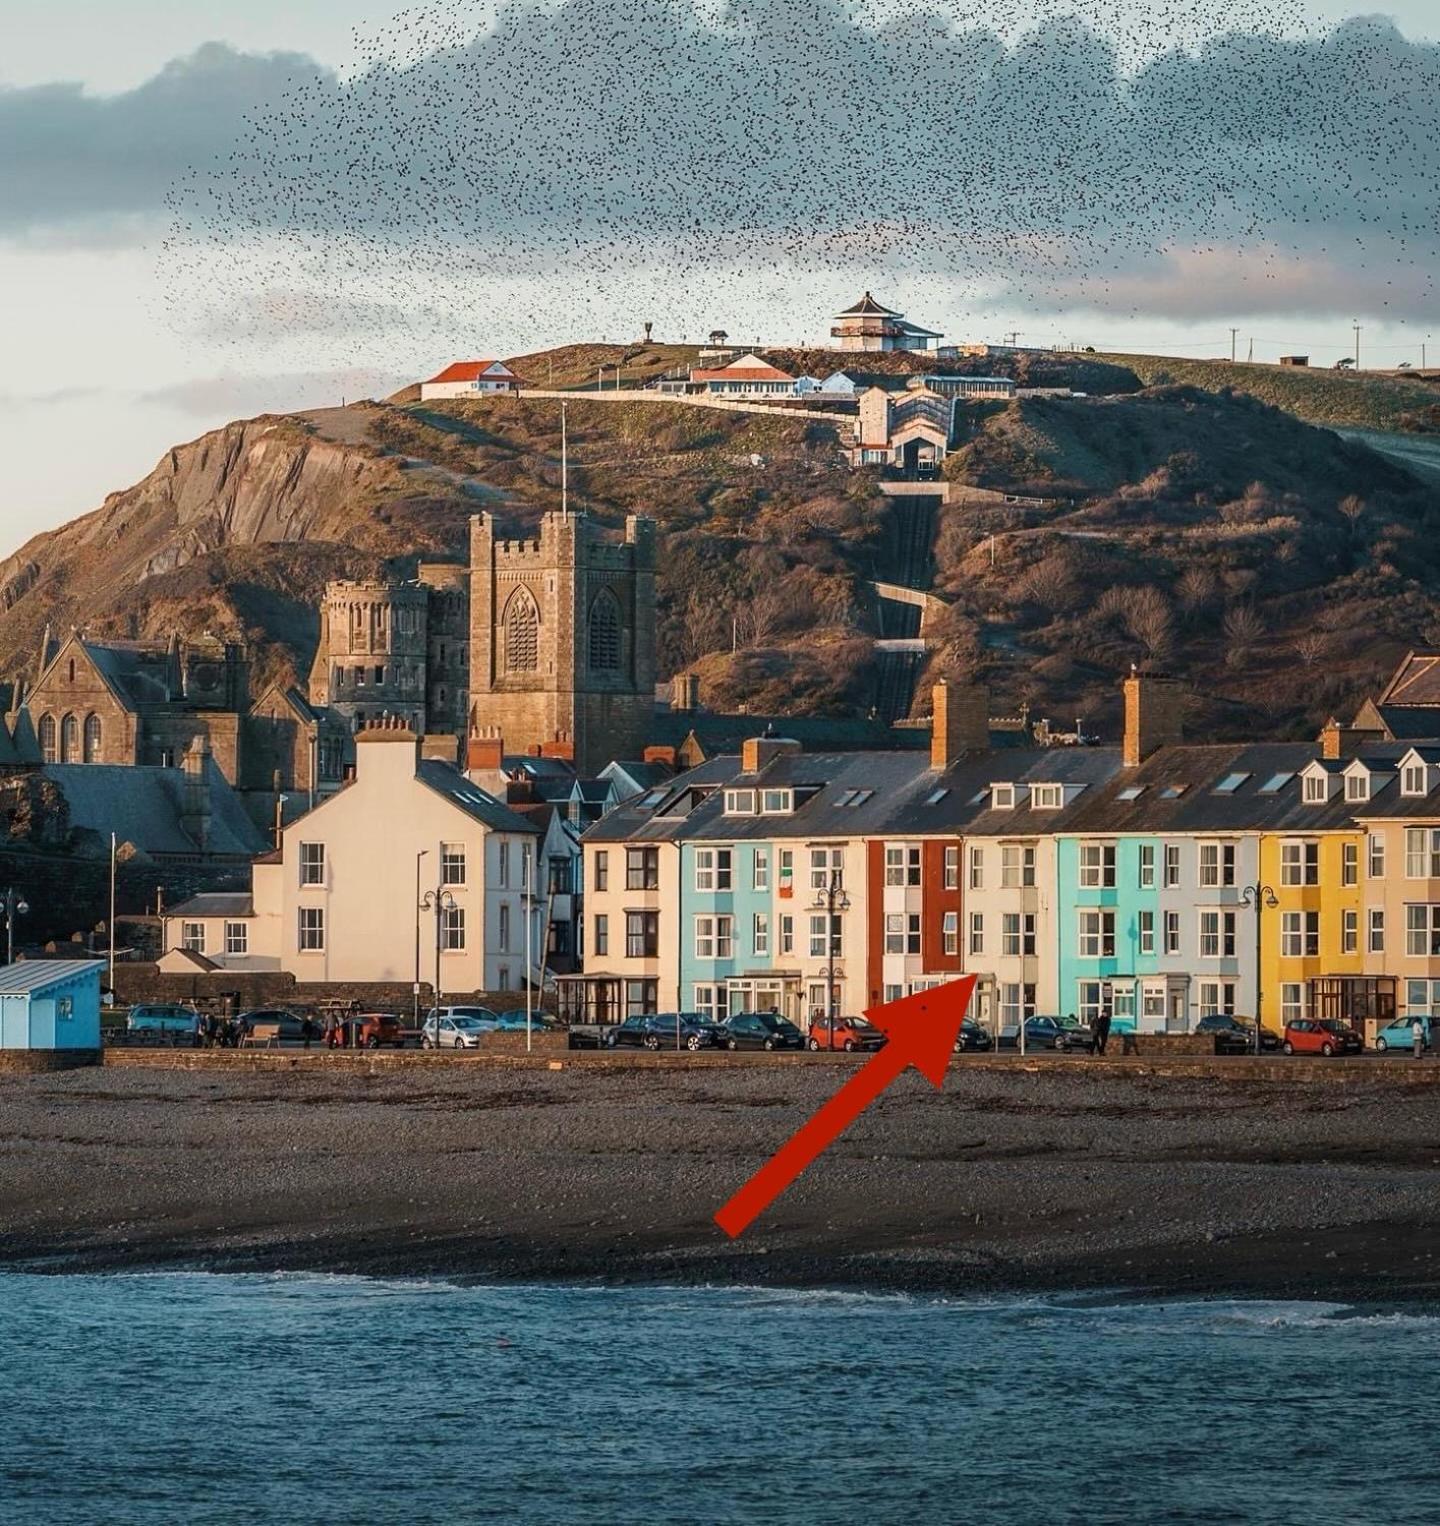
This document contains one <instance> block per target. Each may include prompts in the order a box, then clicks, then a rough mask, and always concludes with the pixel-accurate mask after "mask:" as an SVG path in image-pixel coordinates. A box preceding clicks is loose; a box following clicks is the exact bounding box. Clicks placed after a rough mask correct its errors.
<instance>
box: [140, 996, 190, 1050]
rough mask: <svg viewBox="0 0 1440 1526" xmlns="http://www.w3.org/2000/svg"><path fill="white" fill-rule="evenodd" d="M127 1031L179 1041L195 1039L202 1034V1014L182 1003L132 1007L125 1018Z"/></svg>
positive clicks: (150, 1003) (149, 1004) (160, 1003)
mask: <svg viewBox="0 0 1440 1526" xmlns="http://www.w3.org/2000/svg"><path fill="white" fill-rule="evenodd" d="M125 1031H126V1032H127V1033H145V1034H150V1035H152V1036H154V1037H157V1038H158V1037H164V1038H169V1039H174V1040H177V1041H178V1040H179V1039H181V1038H191V1039H193V1038H195V1037H196V1036H197V1035H198V1034H199V1032H200V1014H199V1013H198V1012H197V1011H196V1010H195V1008H194V1007H187V1006H185V1005H184V1004H183V1003H181V1002H147V1003H145V1004H144V1005H143V1006H139V1007H131V1009H130V1011H129V1013H128V1014H127V1015H126V1018H125Z"/></svg>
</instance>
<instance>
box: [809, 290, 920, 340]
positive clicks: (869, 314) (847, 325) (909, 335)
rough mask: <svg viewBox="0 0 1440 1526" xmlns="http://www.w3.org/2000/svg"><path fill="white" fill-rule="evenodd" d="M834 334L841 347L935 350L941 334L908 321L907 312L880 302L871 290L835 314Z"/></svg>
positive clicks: (831, 332)
mask: <svg viewBox="0 0 1440 1526" xmlns="http://www.w3.org/2000/svg"><path fill="white" fill-rule="evenodd" d="M830 337H831V338H832V339H834V340H835V347H836V348H837V349H840V350H934V349H938V348H939V344H940V337H941V336H940V335H939V334H937V333H936V332H935V331H934V330H933V329H925V328H921V327H920V326H919V324H917V323H907V322H906V321H905V315H904V313H897V312H895V311H894V309H893V308H889V307H886V306H885V305H884V304H883V303H880V302H877V301H876V300H875V298H874V297H872V296H871V295H870V293H869V292H868V291H867V292H866V293H865V295H864V296H863V297H861V299H860V300H859V301H858V302H856V303H855V304H854V305H853V306H851V307H847V308H846V309H845V311H844V312H841V313H836V314H835V319H834V326H833V327H832V328H831V330H830Z"/></svg>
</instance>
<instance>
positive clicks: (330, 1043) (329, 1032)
mask: <svg viewBox="0 0 1440 1526" xmlns="http://www.w3.org/2000/svg"><path fill="white" fill-rule="evenodd" d="M337 1042H338V1040H337V1038H336V1034H335V1009H334V1008H333V1007H332V1008H330V1010H329V1011H327V1012H326V1014H325V1047H326V1048H327V1049H333V1048H334V1047H335V1045H336V1043H337Z"/></svg>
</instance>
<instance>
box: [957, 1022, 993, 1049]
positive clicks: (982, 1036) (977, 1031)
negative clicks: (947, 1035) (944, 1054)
mask: <svg viewBox="0 0 1440 1526" xmlns="http://www.w3.org/2000/svg"><path fill="white" fill-rule="evenodd" d="M991 1047H993V1043H992V1040H991V1038H990V1032H989V1030H988V1029H986V1028H982V1027H981V1026H980V1024H979V1023H977V1022H976V1021H975V1019H974V1018H973V1017H967V1018H966V1019H965V1020H964V1022H962V1023H961V1024H960V1029H959V1032H958V1033H956V1035H955V1052H956V1054H959V1053H961V1052H962V1051H963V1050H969V1049H976V1050H980V1049H990V1048H991Z"/></svg>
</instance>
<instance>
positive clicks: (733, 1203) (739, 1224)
mask: <svg viewBox="0 0 1440 1526" xmlns="http://www.w3.org/2000/svg"><path fill="white" fill-rule="evenodd" d="M975 978H976V977H975V976H974V975H962V976H961V977H960V979H959V980H951V981H947V982H946V984H944V985H943V986H934V987H932V988H931V989H930V990H928V991H917V992H916V993H915V994H914V995H913V996H905V997H902V998H901V999H900V1000H899V1001H891V1002H886V1003H885V1005H884V1006H883V1007H870V1008H868V1009H867V1010H866V1013H865V1016H866V1017H868V1018H869V1019H870V1021H871V1022H872V1023H874V1024H875V1026H876V1027H877V1028H883V1029H884V1030H885V1034H886V1037H887V1038H888V1039H889V1043H887V1044H886V1045H885V1047H884V1048H883V1049H882V1050H880V1051H879V1052H878V1053H877V1054H875V1055H874V1056H873V1057H872V1058H871V1059H869V1060H867V1061H866V1062H865V1064H864V1065H862V1066H861V1067H860V1069H859V1070H858V1071H856V1073H855V1074H854V1075H853V1076H851V1077H850V1079H849V1080H848V1081H847V1082H846V1083H845V1084H844V1086H842V1087H841V1088H840V1090H839V1091H838V1092H836V1093H835V1095H834V1096H833V1097H831V1099H830V1100H829V1101H828V1102H827V1103H826V1104H825V1105H824V1107H822V1108H821V1109H820V1111H819V1112H818V1113H815V1114H813V1115H812V1116H811V1117H810V1118H808V1119H807V1120H806V1121H805V1122H804V1123H802V1124H801V1125H800V1127H799V1128H798V1129H796V1130H795V1132H794V1133H793V1134H792V1135H791V1136H790V1137H789V1139H787V1140H786V1141H785V1143H784V1144H783V1145H781V1146H780V1148H779V1149H778V1150H776V1152H775V1153H774V1154H773V1155H772V1156H771V1157H770V1159H769V1160H767V1161H766V1162H765V1164H764V1165H763V1166H761V1167H760V1169H759V1170H758V1171H757V1172H756V1173H755V1174H754V1176H752V1177H751V1178H750V1180H749V1181H748V1182H746V1183H745V1185H744V1186H743V1187H741V1189H740V1190H739V1191H738V1192H737V1193H736V1194H735V1196H734V1197H732V1198H731V1199H730V1201H729V1202H728V1203H726V1204H725V1206H724V1207H723V1208H722V1209H721V1210H720V1212H719V1213H717V1214H716V1215H715V1222H716V1223H717V1224H718V1225H719V1226H720V1228H721V1229H723V1230H724V1231H725V1233H726V1234H727V1235H729V1236H730V1237H731V1239H734V1238H735V1236H736V1235H738V1234H740V1233H741V1231H742V1230H745V1229H747V1228H749V1226H750V1225H751V1224H752V1223H753V1222H754V1221H755V1219H757V1218H758V1217H759V1216H760V1215H761V1214H762V1213H764V1212H765V1210H766V1209H767V1208H768V1207H769V1206H770V1204H771V1203H773V1202H774V1201H775V1199H776V1198H777V1197H779V1196H780V1194H781V1193H782V1192H784V1190H785V1189H786V1188H787V1187H788V1186H789V1185H790V1184H791V1182H793V1181H794V1180H795V1178H796V1177H797V1176H799V1175H800V1173H801V1172H802V1171H803V1170H804V1169H805V1168H806V1166H808V1165H809V1164H810V1163H811V1162H812V1161H813V1160H815V1158H816V1157H817V1156H818V1155H820V1153H821V1152H822V1151H823V1150H826V1149H828V1148H829V1146H830V1145H832V1144H833V1143H834V1142H835V1141H836V1140H837V1139H838V1138H839V1137H840V1135H841V1134H843V1133H844V1132H845V1130H846V1129H848V1128H849V1127H850V1125H851V1124H852V1123H854V1122H855V1120H856V1119H857V1118H858V1117H859V1116H860V1114H861V1113H863V1112H864V1111H865V1109H866V1108H867V1107H869V1106H870V1104H871V1103H872V1102H873V1101H874V1100H875V1099H876V1097H878V1096H879V1095H880V1093H881V1092H883V1091H884V1090H885V1088H886V1087H887V1086H889V1085H890V1083H891V1082H892V1081H893V1080H894V1079H895V1078H896V1077H897V1076H898V1075H899V1074H900V1072H901V1071H902V1070H904V1069H905V1067H906V1066H907V1065H913V1066H914V1067H915V1069H916V1070H918V1071H919V1072H920V1074H921V1075H922V1076H924V1077H925V1078H926V1079H927V1080H928V1081H929V1082H930V1084H931V1085H932V1086H935V1087H937V1088H938V1087H940V1086H941V1085H943V1084H944V1081H945V1072H946V1070H947V1069H948V1068H949V1065H950V1056H951V1054H952V1053H953V1052H954V1049H955V1041H956V1039H957V1038H958V1037H959V1034H960V1024H961V1022H962V1020H963V1019H964V1017H965V1012H966V1009H967V1008H968V1007H969V1005H970V998H971V996H972V995H973V994H974V991H975Z"/></svg>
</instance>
